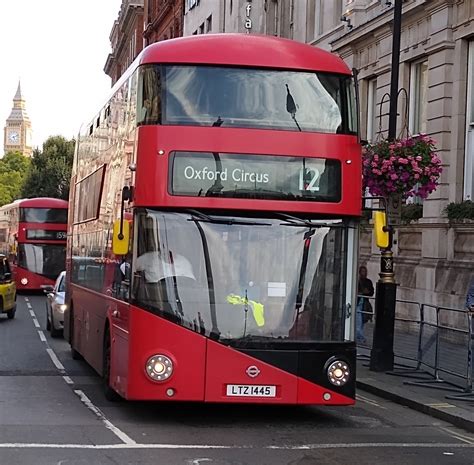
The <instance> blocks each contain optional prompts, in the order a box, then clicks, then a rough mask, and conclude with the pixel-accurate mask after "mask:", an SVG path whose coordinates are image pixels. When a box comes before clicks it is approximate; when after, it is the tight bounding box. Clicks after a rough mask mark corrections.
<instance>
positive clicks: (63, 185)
mask: <svg viewBox="0 0 474 465" xmlns="http://www.w3.org/2000/svg"><path fill="white" fill-rule="evenodd" d="M74 145H75V141H74V140H66V139H65V138H64V137H62V136H53V137H50V138H49V139H47V140H46V142H45V143H44V144H43V151H41V150H39V149H35V150H34V151H33V157H32V159H31V168H30V170H29V172H28V176H27V178H26V180H25V183H24V186H23V190H22V193H23V196H24V197H30V198H31V197H54V198H58V199H64V200H67V199H68V197H69V182H70V179H71V168H72V160H73V156H74Z"/></svg>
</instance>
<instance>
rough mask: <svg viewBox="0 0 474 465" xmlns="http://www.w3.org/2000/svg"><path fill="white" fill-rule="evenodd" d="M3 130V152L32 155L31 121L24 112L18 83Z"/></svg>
mask: <svg viewBox="0 0 474 465" xmlns="http://www.w3.org/2000/svg"><path fill="white" fill-rule="evenodd" d="M3 131H4V134H3V135H4V139H3V140H4V145H3V151H4V153H7V152H20V153H22V154H23V155H25V156H27V157H31V156H32V155H33V141H32V135H33V133H32V130H31V121H30V118H29V116H28V114H27V113H26V102H25V99H24V97H23V94H22V92H21V85H20V83H18V88H17V90H16V93H15V96H14V97H13V108H12V111H11V112H10V116H9V117H8V118H7V120H6V122H5V127H4V129H3Z"/></svg>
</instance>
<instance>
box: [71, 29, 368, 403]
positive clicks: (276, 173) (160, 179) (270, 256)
mask: <svg viewBox="0 0 474 465" xmlns="http://www.w3.org/2000/svg"><path fill="white" fill-rule="evenodd" d="M71 186H75V187H72V188H71V198H70V212H71V214H70V217H69V219H70V225H69V229H68V260H67V266H68V271H67V276H68V285H67V291H66V301H67V305H68V310H67V311H66V315H65V335H66V337H67V338H68V339H69V341H70V344H71V348H72V354H73V356H74V357H77V356H83V357H84V358H85V359H86V360H87V362H88V363H89V364H90V365H92V367H94V368H95V369H96V370H97V372H98V373H99V374H101V375H102V376H103V378H104V386H105V394H106V396H107V397H108V398H114V397H115V396H116V395H120V396H122V397H124V398H126V399H148V400H179V401H184V400H185V401H206V402H255V403H256V402H258V403H274V404H325V405H348V404H352V403H353V402H354V397H355V369H356V364H355V343H354V319H353V317H354V314H355V312H354V309H355V306H354V302H355V293H356V287H355V277H356V274H357V273H356V255H357V238H358V229H357V228H358V226H357V225H358V219H359V216H360V214H361V150H360V144H359V139H358V136H357V123H356V105H355V96H354V80H353V77H352V75H351V72H350V70H349V69H348V68H347V66H346V65H345V64H344V63H343V61H342V60H341V59H339V58H338V57H336V56H334V55H332V54H330V53H327V52H325V51H322V50H319V49H317V48H314V47H311V46H309V45H303V44H301V43H297V42H293V41H289V40H284V39H278V38H274V37H267V36H253V35H238V34H225V35H219V34H215V35H206V36H199V37H187V38H180V39H176V40H168V41H164V42H159V43H156V44H153V45H150V46H149V47H147V48H146V49H145V50H144V51H143V52H142V53H141V54H140V56H139V57H138V58H137V60H136V61H135V62H134V63H133V64H132V65H131V67H130V68H129V69H128V70H127V71H126V73H125V74H124V75H123V77H122V78H121V79H120V81H119V82H118V83H117V84H116V85H115V87H114V88H113V89H112V96H111V97H110V99H109V100H108V102H107V103H106V105H105V106H104V107H103V108H102V109H101V110H100V112H99V113H97V114H96V115H95V117H94V118H93V120H92V121H90V122H89V123H88V124H87V125H85V126H83V127H82V129H81V132H80V135H79V138H78V143H77V148H76V155H75V161H74V167H73V179H72V184H71Z"/></svg>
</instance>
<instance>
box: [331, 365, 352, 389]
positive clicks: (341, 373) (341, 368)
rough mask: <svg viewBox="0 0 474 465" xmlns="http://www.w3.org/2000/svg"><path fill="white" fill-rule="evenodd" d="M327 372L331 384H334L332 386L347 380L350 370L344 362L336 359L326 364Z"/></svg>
mask: <svg viewBox="0 0 474 465" xmlns="http://www.w3.org/2000/svg"><path fill="white" fill-rule="evenodd" d="M327 374H328V379H329V381H330V383H331V384H334V386H344V384H346V383H347V381H349V377H350V374H351V372H350V370H349V365H348V364H347V363H346V362H344V361H342V360H336V361H334V362H332V363H331V364H330V365H329V366H328V369H327Z"/></svg>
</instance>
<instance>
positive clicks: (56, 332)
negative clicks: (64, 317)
mask: <svg viewBox="0 0 474 465" xmlns="http://www.w3.org/2000/svg"><path fill="white" fill-rule="evenodd" d="M49 326H50V332H51V337H54V338H57V337H60V336H62V334H63V331H62V330H61V329H56V328H55V327H54V319H53V312H52V311H51V323H50V324H49Z"/></svg>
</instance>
